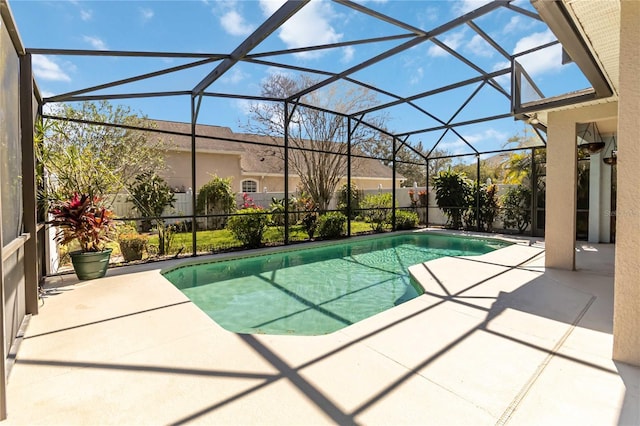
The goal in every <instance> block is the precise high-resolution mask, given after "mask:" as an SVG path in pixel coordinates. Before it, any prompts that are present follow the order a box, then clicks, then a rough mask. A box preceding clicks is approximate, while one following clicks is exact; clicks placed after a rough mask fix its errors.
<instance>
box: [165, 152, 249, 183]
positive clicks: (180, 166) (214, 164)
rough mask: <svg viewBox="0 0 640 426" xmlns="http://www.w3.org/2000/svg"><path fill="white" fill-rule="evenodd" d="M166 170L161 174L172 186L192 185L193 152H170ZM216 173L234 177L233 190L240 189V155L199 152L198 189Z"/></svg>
mask: <svg viewBox="0 0 640 426" xmlns="http://www.w3.org/2000/svg"><path fill="white" fill-rule="evenodd" d="M165 165H166V167H165V170H163V171H162V172H161V173H160V175H161V176H162V177H163V178H164V179H165V180H166V181H167V183H168V184H169V186H171V187H172V188H175V187H181V186H184V187H185V189H186V188H190V187H191V153H189V152H175V151H174V152H168V153H167V154H166V155H165ZM213 174H215V175H218V176H219V177H222V178H226V177H232V181H231V184H232V186H233V190H234V191H236V192H239V191H240V179H238V178H237V177H238V176H240V155H238V154H210V153H198V156H197V158H196V191H197V190H198V189H199V188H200V187H201V186H202V185H204V184H205V183H207V182H209V181H210V180H211V176H212V175H213Z"/></svg>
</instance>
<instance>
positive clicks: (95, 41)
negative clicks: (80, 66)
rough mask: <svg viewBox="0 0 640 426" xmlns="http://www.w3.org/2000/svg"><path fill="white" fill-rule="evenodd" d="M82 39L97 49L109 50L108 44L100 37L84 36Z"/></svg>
mask: <svg viewBox="0 0 640 426" xmlns="http://www.w3.org/2000/svg"><path fill="white" fill-rule="evenodd" d="M82 39H83V40H84V41H85V42H87V43H89V44H90V45H91V46H92V47H93V48H94V49H96V50H107V44H106V43H105V42H104V41H102V40H101V39H99V38H98V37H91V36H82Z"/></svg>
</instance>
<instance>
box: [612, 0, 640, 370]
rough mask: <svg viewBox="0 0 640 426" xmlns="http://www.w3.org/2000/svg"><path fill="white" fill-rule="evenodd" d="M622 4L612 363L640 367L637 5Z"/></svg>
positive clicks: (639, 8)
mask: <svg viewBox="0 0 640 426" xmlns="http://www.w3.org/2000/svg"><path fill="white" fill-rule="evenodd" d="M620 3H621V14H620V18H621V22H620V23H621V26H620V85H619V93H620V96H619V109H618V111H619V112H618V193H617V196H618V198H617V206H616V207H617V208H616V268H615V270H616V273H615V293H614V312H613V358H614V359H615V360H617V361H622V362H625V363H629V364H634V365H639V366H640V164H639V163H638V161H640V139H639V137H640V125H639V124H638V120H639V117H640V78H638V70H640V46H639V44H638V43H639V41H640V25H638V23H639V22H640V2H639V1H636V0H625V1H622V2H620Z"/></svg>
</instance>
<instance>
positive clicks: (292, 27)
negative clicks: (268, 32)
mask: <svg viewBox="0 0 640 426" xmlns="http://www.w3.org/2000/svg"><path fill="white" fill-rule="evenodd" d="M282 3H283V2H281V1H271V0H260V7H261V8H262V12H263V13H264V14H265V16H270V15H272V14H273V13H274V12H275V11H276V10H278V8H279V7H280V5H281V4H282ZM334 17H335V12H334V10H333V7H332V6H331V3H329V2H327V1H312V2H309V3H307V4H306V5H305V6H304V7H303V8H302V9H301V10H300V11H298V13H296V14H295V15H294V16H293V17H291V18H290V19H289V20H288V21H287V22H285V23H284V24H283V25H282V26H281V28H280V31H279V33H278V37H279V38H280V40H282V42H283V43H284V44H285V45H286V46H287V47H288V48H290V49H295V48H298V47H306V46H314V45H320V44H330V43H337V42H339V41H340V40H341V39H342V36H343V35H342V34H340V33H338V32H336V30H335V29H334V28H333V26H332V25H331V20H332V19H333V18H334ZM322 54H323V52H320V51H315V52H303V53H297V54H296V55H297V56H299V57H303V58H317V57H319V56H322Z"/></svg>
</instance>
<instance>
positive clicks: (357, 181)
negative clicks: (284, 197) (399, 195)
mask: <svg viewBox="0 0 640 426" xmlns="http://www.w3.org/2000/svg"><path fill="white" fill-rule="evenodd" d="M245 179H251V180H255V181H256V182H257V183H258V192H263V191H264V188H265V187H266V188H267V191H268V192H284V180H283V179H282V177H280V176H258V175H249V174H244V175H242V176H240V178H238V180H237V182H238V184H237V186H238V188H237V189H236V188H235V186H236V185H235V183H234V190H235V191H236V192H240V190H241V189H240V182H241V181H243V180H245ZM235 181H236V179H235V178H234V182H235ZM351 181H352V183H353V184H354V185H355V186H356V187H357V188H358V189H362V190H372V189H379V187H380V185H382V188H383V189H391V179H390V178H377V179H376V178H371V179H369V178H367V179H362V178H352V180H351ZM396 182H397V185H396V187H398V188H399V187H400V183H401V182H402V181H401V180H400V179H397V180H396ZM299 183H300V178H299V177H298V176H293V177H290V178H289V192H290V193H293V192H296V189H297V188H298V184H299ZM346 183H347V179H346V178H344V179H342V180H341V181H340V183H339V184H338V186H337V188H336V189H339V188H340V187H341V186H342V185H343V184H346Z"/></svg>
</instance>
